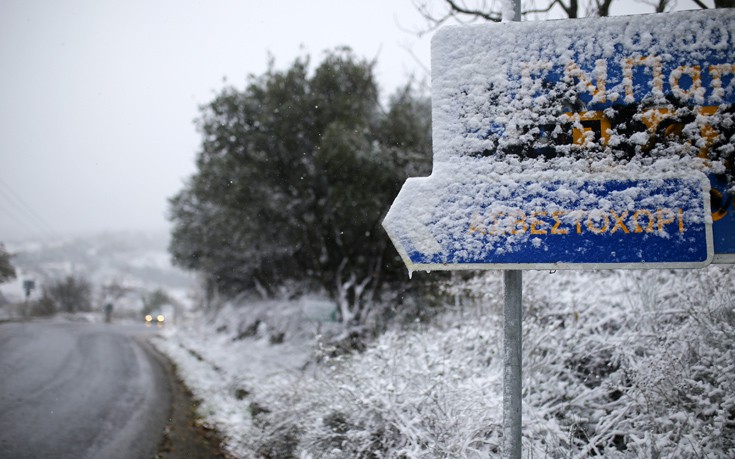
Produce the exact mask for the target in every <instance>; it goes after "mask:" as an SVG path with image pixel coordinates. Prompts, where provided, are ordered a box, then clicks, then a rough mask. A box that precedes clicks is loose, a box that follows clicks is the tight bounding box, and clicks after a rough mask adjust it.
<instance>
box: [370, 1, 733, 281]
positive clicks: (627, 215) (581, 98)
mask: <svg viewBox="0 0 735 459" xmlns="http://www.w3.org/2000/svg"><path fill="white" fill-rule="evenodd" d="M733 35H735V11H732V10H722V9H720V10H717V11H701V12H687V13H675V14H663V15H648V16H630V17H622V18H597V19H589V20H568V21H548V22H536V23H512V24H499V25H485V26H471V27H450V28H446V29H443V30H441V31H439V32H438V33H437V34H436V36H435V38H434V40H433V42H432V100H433V107H432V113H433V115H432V116H433V129H434V131H433V143H434V170H433V172H432V175H431V176H430V177H427V178H415V179H409V180H408V181H407V182H406V184H405V185H404V188H403V189H402V190H401V193H400V194H399V196H398V198H397V199H396V201H395V202H394V204H393V207H392V208H391V210H390V212H389V213H388V215H387V216H386V219H385V221H384V226H385V228H386V230H387V231H388V233H389V235H390V236H391V238H392V240H393V242H394V244H395V245H396V247H397V248H398V250H399V252H400V253H401V255H402V257H403V259H404V261H405V262H406V264H407V265H408V267H409V269H410V270H414V269H465V268H513V267H529V268H533V267H538V268H551V269H554V268H578V267H582V268H584V267H593V268H596V267H620V268H637V267H656V266H669V267H699V266H704V265H706V264H708V263H710V262H711V261H712V259H713V258H714V259H716V260H719V261H727V262H731V261H735V231H734V230H735V207H733V205H734V204H733V199H732V195H733V191H734V188H733V184H734V183H735V180H733V176H734V175H735V145H734V144H733V143H734V142H735V108H733V107H735V52H734V51H733V49H734V47H733V40H735V37H734V36H733ZM713 226H714V232H713Z"/></svg>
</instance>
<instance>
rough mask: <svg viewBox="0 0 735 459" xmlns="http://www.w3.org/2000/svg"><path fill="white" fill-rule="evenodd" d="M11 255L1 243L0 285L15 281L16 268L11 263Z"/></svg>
mask: <svg viewBox="0 0 735 459" xmlns="http://www.w3.org/2000/svg"><path fill="white" fill-rule="evenodd" d="M11 257H12V255H11V254H9V253H8V252H7V250H5V245H4V244H2V243H0V284H1V283H3V282H7V281H10V280H13V279H15V268H13V265H12V264H11V263H10V258H11Z"/></svg>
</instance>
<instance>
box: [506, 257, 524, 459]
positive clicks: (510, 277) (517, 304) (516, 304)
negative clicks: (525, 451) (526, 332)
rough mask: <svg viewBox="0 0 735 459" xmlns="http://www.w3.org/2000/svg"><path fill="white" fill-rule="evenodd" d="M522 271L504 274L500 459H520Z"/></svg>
mask: <svg viewBox="0 0 735 459" xmlns="http://www.w3.org/2000/svg"><path fill="white" fill-rule="evenodd" d="M522 274H523V271H520V270H508V271H503V280H504V284H505V307H504V309H503V314H504V319H505V325H504V334H503V345H504V346H503V347H504V350H503V352H504V353H503V458H504V459H521V419H522V417H521V399H522V382H521V380H522V369H521V364H522V361H523V358H522V354H521V350H522V334H521V333H522V327H521V317H522V312H521V309H522V308H521V303H522V301H521V294H522V290H523V275H522Z"/></svg>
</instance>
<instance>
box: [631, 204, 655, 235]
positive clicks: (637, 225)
mask: <svg viewBox="0 0 735 459" xmlns="http://www.w3.org/2000/svg"><path fill="white" fill-rule="evenodd" d="M641 215H645V216H646V218H648V225H646V233H652V232H653V213H652V212H651V211H650V210H646V209H641V210H636V211H635V213H633V223H634V224H635V229H634V230H633V232H634V233H642V232H643V228H641V225H640V223H638V217H639V216H641Z"/></svg>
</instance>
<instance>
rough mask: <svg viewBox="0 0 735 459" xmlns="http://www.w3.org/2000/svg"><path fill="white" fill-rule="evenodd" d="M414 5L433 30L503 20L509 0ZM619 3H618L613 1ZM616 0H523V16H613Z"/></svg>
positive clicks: (663, 2)
mask: <svg viewBox="0 0 735 459" xmlns="http://www.w3.org/2000/svg"><path fill="white" fill-rule="evenodd" d="M637 1H638V2H639V3H643V4H645V5H648V6H649V7H650V8H651V10H650V12H651V13H663V12H667V11H670V10H672V9H673V8H674V7H675V6H676V2H675V1H672V0H637ZM693 1H694V3H695V4H696V5H697V6H698V7H699V8H702V9H707V8H709V7H710V6H708V5H707V4H706V3H705V2H704V1H702V0H693ZM413 3H414V6H415V7H416V9H417V10H418V11H419V13H421V15H422V16H424V18H425V19H426V21H427V23H428V25H429V28H430V29H431V30H433V29H435V28H437V27H439V26H441V25H442V24H444V23H446V22H448V21H449V20H450V19H453V20H456V21H458V22H460V23H464V22H473V21H489V22H500V21H501V20H502V19H503V9H504V8H505V7H506V6H505V5H506V3H505V2H504V1H501V0H444V2H439V3H440V5H439V6H438V7H436V3H434V2H429V1H426V0H414V2H413ZM614 3H615V4H617V3H618V2H614ZM612 5H613V0H592V1H589V2H580V1H579V0H542V1H541V2H538V1H521V15H522V16H523V17H525V18H533V17H538V16H545V15H555V16H557V17H558V16H563V17H567V18H570V19H574V18H580V17H604V16H610V12H611V7H612ZM711 6H714V7H715V8H732V7H733V0H714V2H713V4H712V5H711Z"/></svg>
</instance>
